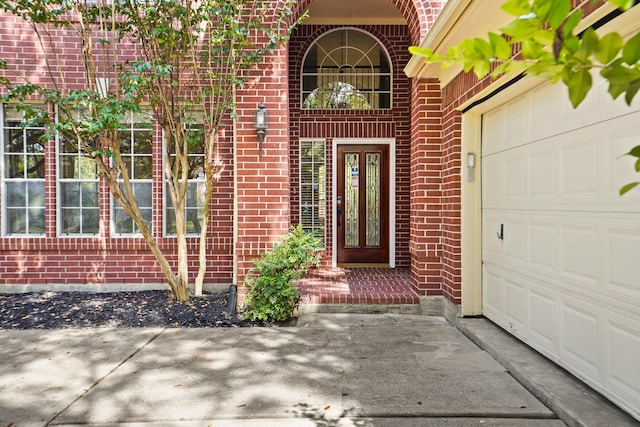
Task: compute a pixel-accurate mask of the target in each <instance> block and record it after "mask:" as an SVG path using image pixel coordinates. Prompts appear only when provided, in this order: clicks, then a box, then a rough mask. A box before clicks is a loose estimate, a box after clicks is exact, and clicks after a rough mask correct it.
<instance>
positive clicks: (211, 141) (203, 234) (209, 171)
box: [195, 132, 215, 296]
mask: <svg viewBox="0 0 640 427" xmlns="http://www.w3.org/2000/svg"><path fill="white" fill-rule="evenodd" d="M214 146H215V134H214V133H213V132H211V133H209V135H207V139H206V140H205V151H204V152H205V158H204V176H205V191H204V201H203V204H204V206H203V219H202V223H201V224H200V248H199V249H200V251H199V253H198V276H197V277H196V282H195V295H197V296H200V295H202V287H203V284H204V276H205V274H206V272H207V235H208V230H209V217H210V216H211V209H210V203H211V195H212V193H213V164H212V163H211V162H212V159H211V155H212V153H213V147H214Z"/></svg>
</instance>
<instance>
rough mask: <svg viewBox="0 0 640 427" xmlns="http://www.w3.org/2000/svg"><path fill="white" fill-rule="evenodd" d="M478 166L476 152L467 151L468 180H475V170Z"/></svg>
mask: <svg viewBox="0 0 640 427" xmlns="http://www.w3.org/2000/svg"><path fill="white" fill-rule="evenodd" d="M475 167H476V153H467V182H472V181H473V170H474V168H475Z"/></svg>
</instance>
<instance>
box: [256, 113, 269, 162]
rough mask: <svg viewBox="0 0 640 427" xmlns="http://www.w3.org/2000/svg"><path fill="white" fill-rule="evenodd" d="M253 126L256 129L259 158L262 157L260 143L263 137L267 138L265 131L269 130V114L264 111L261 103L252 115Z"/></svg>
mask: <svg viewBox="0 0 640 427" xmlns="http://www.w3.org/2000/svg"><path fill="white" fill-rule="evenodd" d="M253 126H254V127H255V128H256V134H257V135H258V148H259V150H260V156H262V142H263V141H264V138H265V136H267V129H269V114H268V113H267V110H265V109H264V104H263V103H262V102H261V103H259V104H258V110H257V111H256V112H255V113H254V114H253Z"/></svg>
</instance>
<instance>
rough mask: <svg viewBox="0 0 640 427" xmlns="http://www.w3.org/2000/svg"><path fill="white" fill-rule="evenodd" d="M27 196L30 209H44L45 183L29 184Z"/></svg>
mask: <svg viewBox="0 0 640 427" xmlns="http://www.w3.org/2000/svg"><path fill="white" fill-rule="evenodd" d="M27 195H28V198H29V207H30V208H44V181H40V182H29V183H28V190H27Z"/></svg>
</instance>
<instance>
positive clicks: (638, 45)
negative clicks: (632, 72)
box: [622, 33, 640, 65]
mask: <svg viewBox="0 0 640 427" xmlns="http://www.w3.org/2000/svg"><path fill="white" fill-rule="evenodd" d="M622 60H623V61H624V62H626V63H627V64H629V65H635V64H636V63H637V62H638V61H640V33H638V34H636V35H635V36H633V37H631V38H630V39H629V40H627V43H626V44H625V45H624V49H623V50H622Z"/></svg>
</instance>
